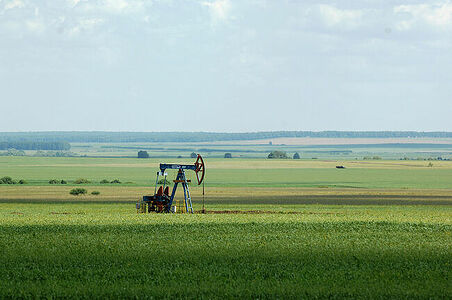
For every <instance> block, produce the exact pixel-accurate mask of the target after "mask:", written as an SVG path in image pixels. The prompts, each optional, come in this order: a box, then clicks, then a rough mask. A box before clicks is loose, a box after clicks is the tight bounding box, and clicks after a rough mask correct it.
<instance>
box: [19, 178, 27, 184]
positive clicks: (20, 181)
mask: <svg viewBox="0 0 452 300" xmlns="http://www.w3.org/2000/svg"><path fill="white" fill-rule="evenodd" d="M27 183H28V182H27V181H25V180H24V179H21V180H19V184H27Z"/></svg>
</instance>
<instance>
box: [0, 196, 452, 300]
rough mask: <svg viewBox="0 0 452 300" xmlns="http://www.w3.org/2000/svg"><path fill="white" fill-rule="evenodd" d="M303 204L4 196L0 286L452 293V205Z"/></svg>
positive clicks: (136, 292) (43, 293) (171, 292)
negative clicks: (143, 205)
mask: <svg viewBox="0 0 452 300" xmlns="http://www.w3.org/2000/svg"><path fill="white" fill-rule="evenodd" d="M264 207H266V206H264ZM216 208H218V209H220V208H221V206H218V207H216ZM258 208H261V209H262V208H263V207H262V206H260V207H258ZM267 209H268V207H267ZM293 211H294V212H298V214H282V213H275V214H270V213H267V214H239V215H224V214H223V215H217V214H214V215H193V216H190V215H137V214H136V213H135V212H134V211H132V210H131V207H130V206H129V205H127V204H93V203H91V204H45V203H43V204H32V205H30V204H17V203H15V204H2V206H1V210H0V216H1V217H0V249H1V250H0V264H1V265H2V268H1V269H0V286H1V288H0V295H1V296H2V298H3V297H37V296H38V297H87V298H88V297H121V298H122V297H125V298H133V297H165V298H166V297H168V298H172V297H183V298H186V297H187V298H224V297H226V298H229V297H246V298H287V297H296V298H300V297H319V298H349V297H353V298H356V297H360V298H447V297H448V296H450V295H451V293H452V285H451V284H450V278H451V275H452V271H451V270H452V263H451V257H452V249H451V244H452V236H451V231H452V223H451V219H450V214H451V212H452V211H451V209H450V207H428V208H426V207H422V206H421V207H413V206H405V207H397V206H395V207H372V206H366V207H355V206H349V207H331V206H298V207H297V208H296V209H294V210H293Z"/></svg>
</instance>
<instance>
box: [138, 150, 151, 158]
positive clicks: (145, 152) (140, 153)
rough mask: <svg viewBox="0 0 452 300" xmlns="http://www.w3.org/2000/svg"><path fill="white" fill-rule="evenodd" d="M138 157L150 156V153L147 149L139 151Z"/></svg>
mask: <svg viewBox="0 0 452 300" xmlns="http://www.w3.org/2000/svg"><path fill="white" fill-rule="evenodd" d="M138 158H149V153H148V152H147V151H138Z"/></svg>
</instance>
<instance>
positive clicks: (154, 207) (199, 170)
mask: <svg viewBox="0 0 452 300" xmlns="http://www.w3.org/2000/svg"><path fill="white" fill-rule="evenodd" d="M166 170H178V172H177V176H176V179H175V180H173V182H174V186H173V190H172V192H171V195H169V186H166V177H167V175H168V174H167V173H166V172H165V171H166ZM185 170H193V171H195V174H196V179H197V183H198V185H200V184H201V183H202V182H203V180H204V175H205V165H204V160H203V159H202V157H201V155H199V154H198V157H197V159H196V161H195V163H194V164H192V165H183V164H160V172H157V179H156V180H155V189H154V195H153V196H143V199H142V200H140V201H139V202H138V203H137V212H142V213H146V210H147V212H157V213H170V212H172V213H175V212H176V206H175V205H174V206H173V201H174V197H175V196H176V190H177V187H178V185H179V184H181V185H182V188H183V190H184V204H185V212H188V213H193V205H192V202H191V196H190V190H189V189H188V183H189V182H190V180H188V179H187V177H186V175H185ZM159 176H164V180H163V185H161V186H160V187H158V185H159ZM157 187H158V188H157ZM146 206H147V209H146Z"/></svg>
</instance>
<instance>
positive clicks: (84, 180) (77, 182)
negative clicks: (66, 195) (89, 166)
mask: <svg viewBox="0 0 452 300" xmlns="http://www.w3.org/2000/svg"><path fill="white" fill-rule="evenodd" d="M74 183H75V184H86V183H91V181H89V180H88V179H85V178H79V179H77V180H76V181H74Z"/></svg>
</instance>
